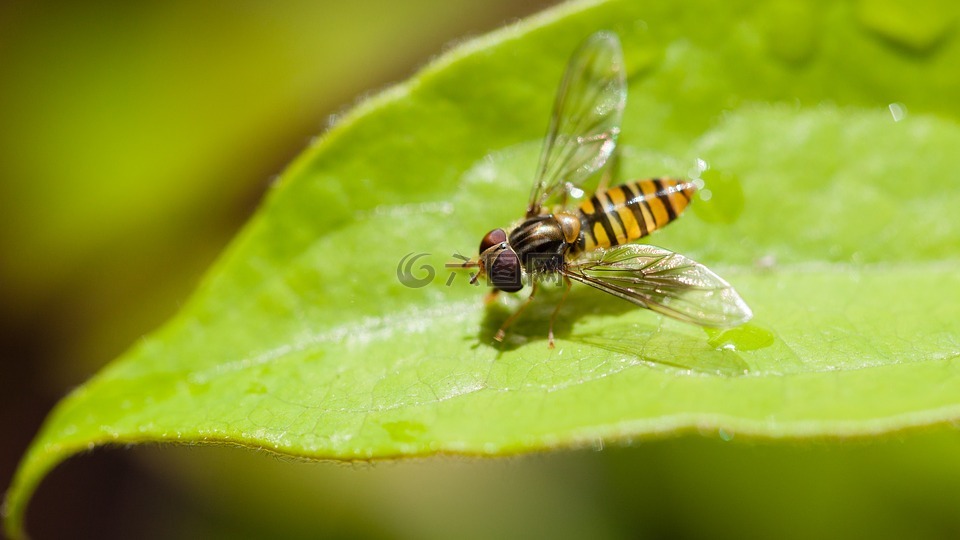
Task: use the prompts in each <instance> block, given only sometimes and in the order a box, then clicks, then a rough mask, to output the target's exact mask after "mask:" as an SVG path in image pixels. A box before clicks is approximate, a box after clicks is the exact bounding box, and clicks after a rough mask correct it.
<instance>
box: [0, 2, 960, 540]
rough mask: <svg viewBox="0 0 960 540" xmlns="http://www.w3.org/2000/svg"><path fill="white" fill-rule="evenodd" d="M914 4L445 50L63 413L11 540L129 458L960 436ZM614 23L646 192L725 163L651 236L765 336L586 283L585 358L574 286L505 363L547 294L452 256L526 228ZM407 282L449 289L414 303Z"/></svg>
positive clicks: (308, 167)
mask: <svg viewBox="0 0 960 540" xmlns="http://www.w3.org/2000/svg"><path fill="white" fill-rule="evenodd" d="M701 4H702V5H701ZM938 9H940V10H941V12H942V13H944V17H943V18H944V20H952V19H951V17H952V18H955V16H956V9H957V8H956V7H954V5H953V4H950V3H946V2H945V3H944V4H943V6H941V7H939V8H938ZM891 10H893V8H891V7H890V6H888V5H887V4H886V3H880V2H863V3H861V4H860V5H858V6H856V7H853V6H848V5H845V4H834V3H831V2H822V3H821V4H815V3H808V4H806V5H804V6H800V7H798V6H796V5H794V4H793V3H786V2H783V3H771V4H765V5H762V6H754V5H753V4H752V3H743V4H732V3H723V4H716V3H712V2H707V1H706V0H704V1H703V2H696V3H684V4H682V5H675V3H673V2H668V1H662V2H654V3H641V4H637V3H633V2H597V3H581V4H573V5H569V6H566V7H563V8H560V9H558V10H554V11H552V12H550V13H548V14H546V15H544V16H541V17H539V18H536V19H533V20H531V21H528V22H525V23H523V24H520V25H517V26H514V27H511V28H508V29H506V30H504V31H501V32H498V33H496V34H493V35H491V36H488V37H486V38H482V39H480V40H477V41H473V42H470V43H467V44H465V45H463V46H461V47H459V48H458V49H456V50H454V51H452V52H451V53H449V54H447V55H445V56H443V57H442V58H440V59H439V60H437V61H436V62H435V63H434V64H432V65H431V66H429V67H428V68H426V69H425V70H424V71H423V72H422V73H421V74H419V75H417V76H416V77H414V78H413V79H412V80H411V81H409V82H408V83H406V84H404V85H401V86H398V87H396V88H394V89H391V90H389V91H387V92H385V93H384V94H382V95H380V96H379V97H376V98H373V99H371V100H369V101H367V102H366V103H364V104H363V105H361V106H359V107H358V108H357V109H356V110H354V111H353V112H352V113H350V114H349V115H347V116H346V117H345V118H343V119H342V121H341V122H340V123H339V125H337V126H336V127H334V128H333V129H332V130H331V131H330V132H329V133H328V134H327V135H326V136H325V137H324V138H323V139H321V140H320V141H319V142H318V143H317V144H316V145H315V146H314V147H313V148H311V149H309V150H308V151H307V152H305V154H304V155H303V156H301V157H300V158H299V159H298V160H297V161H296V162H295V163H294V164H293V165H292V166H291V167H290V169H289V170H288V171H287V172H286V173H285V174H284V175H283V178H282V179H281V181H280V182H279V183H278V185H277V186H275V188H274V189H273V190H272V192H271V194H270V196H269V197H268V199H267V200H266V202H265V203H264V205H263V207H262V208H261V209H260V211H259V212H258V213H257V215H256V216H255V217H254V218H253V220H252V221H251V223H250V224H249V225H248V226H247V227H246V228H245V229H244V231H243V232H242V233H241V234H240V235H239V237H238V238H237V239H236V240H235V242H234V243H233V245H232V247H231V248H230V249H229V250H228V252H227V253H226V255H225V256H224V257H223V258H222V260H221V261H220V262H219V263H218V264H217V265H216V266H215V267H214V268H213V269H212V270H211V272H210V274H209V276H208V278H207V279H206V281H205V282H204V283H203V285H202V286H201V287H200V289H199V290H198V291H197V293H196V294H195V296H194V297H193V299H192V300H191V301H190V302H189V304H188V305H186V306H185V307H184V308H183V310H182V311H181V313H180V314H179V315H178V316H177V317H176V318H175V319H174V320H173V321H171V322H170V323H169V324H168V325H166V326H165V327H164V328H162V329H161V330H160V331H158V332H157V333H155V334H154V335H152V336H150V337H149V338H147V339H145V340H144V341H143V342H141V343H139V344H138V345H137V346H136V347H135V348H133V349H132V350H131V351H129V352H128V353H127V354H126V355H124V356H123V357H122V358H120V359H119V360H117V361H116V362H114V363H112V364H111V365H110V366H108V367H107V368H106V369H104V370H103V371H102V372H101V373H99V374H98V375H97V376H96V377H94V378H93V379H92V380H91V381H90V382H88V383H87V384H86V385H84V386H83V387H81V388H79V389H77V390H76V391H75V392H73V393H72V394H71V395H70V396H68V397H67V398H65V399H64V400H63V402H61V403H60V404H59V405H58V407H57V408H56V409H55V411H54V412H53V413H52V414H51V416H50V418H49V419H48V420H47V423H46V424H45V425H44V427H43V429H42V431H41V432H40V434H39V435H38V437H37V439H36V441H35V442H34V444H33V445H32V447H31V448H30V450H29V452H28V454H27V456H26V457H25V458H24V461H23V463H22V465H21V468H20V470H19V472H18V474H17V476H16V478H15V481H14V485H13V487H12V488H11V491H10V492H9V493H8V499H7V504H8V506H7V509H6V510H7V522H6V525H7V531H8V532H9V533H10V534H11V535H17V534H18V533H19V529H20V524H21V521H22V515H23V510H24V506H25V504H26V501H27V498H28V497H29V495H30V493H31V492H32V491H33V489H34V488H35V486H36V484H37V483H38V482H39V481H40V479H41V478H42V476H43V475H44V474H45V473H46V472H47V471H48V470H49V469H50V468H52V467H53V466H54V465H56V464H57V463H59V462H60V461H62V460H63V459H65V458H66V457H68V456H69V455H71V454H74V453H76V452H79V451H82V450H84V449H87V448H90V447H92V446H95V445H100V444H110V443H121V444H128V443H138V442H145V441H181V442H187V443H230V444H236V445H242V446H249V447H254V448H260V449H267V450H271V451H275V452H280V453H284V454H290V455H296V456H304V457H311V458H334V459H369V458H379V457H396V456H412V455H429V454H435V453H460V454H471V455H502V454H510V453H516V452H525V451H531V450H539V449H548V448H556V447H569V446H577V445H587V444H592V443H594V442H596V441H624V440H632V439H637V438H641V437H649V436H654V435H657V434H663V433H672V432H679V431H683V430H691V429H696V430H700V431H701V432H706V433H716V434H719V435H720V436H721V437H727V436H730V435H733V434H737V435H747V436H758V437H768V438H796V437H823V436H837V437H841V436H853V435H869V434H878V433H884V432H889V431H893V430H901V429H905V428H909V427H913V426H921V425H930V424H934V423H943V422H953V421H956V420H958V417H960V365H958V361H957V359H958V357H960V322H958V321H960V302H957V300H958V299H960V294H958V292H960V275H958V274H957V272H956V268H957V263H958V262H960V261H958V258H960V257H958V250H957V247H958V245H960V242H958V240H960V222H958V220H956V219H955V216H954V214H955V212H956V208H958V207H960V183H958V182H957V181H956V179H955V176H956V174H955V173H954V171H953V165H954V164H953V162H952V159H951V158H952V155H953V152H954V150H955V149H956V148H958V147H960V126H958V118H960V101H957V100H956V89H957V83H958V76H957V72H956V69H955V66H956V65H958V64H960V45H958V41H957V40H956V39H955V36H954V35H953V34H952V32H953V30H952V28H953V27H952V26H951V25H946V26H944V25H941V24H932V23H930V21H927V20H925V19H923V18H922V17H921V15H919V13H916V10H907V11H903V12H902V13H901V12H899V11H897V10H893V11H891ZM911 17H918V18H919V19H918V20H917V21H915V22H916V24H911ZM904 18H905V19H904ZM894 19H896V24H892V23H891V24H887V23H888V22H889V21H891V20H894ZM935 22H936V21H935ZM602 28H607V29H612V30H614V31H616V32H617V33H619V34H620V36H621V40H622V41H623V44H624V48H625V51H624V52H625V58H626V63H627V65H628V72H629V73H628V76H629V97H628V103H627V109H626V111H625V115H624V121H623V131H622V137H621V143H622V144H621V149H622V157H621V160H620V164H619V171H618V172H619V174H620V176H621V177H622V178H637V177H647V176H655V175H674V176H687V175H689V172H690V171H691V170H692V171H693V173H696V172H697V160H698V159H699V160H703V161H704V162H706V163H707V164H709V167H710V168H709V169H708V170H707V171H706V172H705V173H704V175H703V179H704V180H705V182H706V186H705V189H704V190H702V191H701V200H697V201H695V202H694V203H693V209H692V210H691V211H689V212H687V215H685V216H684V217H683V218H682V219H681V220H680V221H679V222H678V223H676V224H673V225H671V226H670V227H668V228H667V229H666V230H665V231H662V232H660V233H658V234H657V235H656V236H655V237H654V238H653V239H652V243H656V244H658V245H662V246H664V247H667V248H670V249H673V250H676V251H679V252H681V253H683V254H685V255H688V256H690V257H692V258H694V259H696V260H698V261H700V262H702V263H704V264H706V265H708V266H709V267H711V268H712V269H714V270H715V271H717V272H718V273H719V274H720V275H722V276H724V277H725V278H726V279H727V280H729V281H730V282H731V283H732V284H734V285H735V286H736V287H737V289H738V290H739V291H740V292H741V294H742V295H743V296H744V298H745V299H746V300H747V302H748V303H749V304H750V306H751V307H752V308H753V310H754V312H755V314H756V318H755V320H754V321H753V322H752V323H750V324H748V325H747V326H744V327H740V328H736V329H732V330H727V331H723V332H716V331H711V332H705V331H704V330H702V329H700V328H697V327H693V326H689V325H685V324H682V323H678V322H675V321H670V320H664V319H662V318H660V317H659V316H657V315H655V314H653V313H650V312H648V311H644V310H638V309H634V308H633V306H632V305H630V304H627V303H625V302H623V301H620V300H618V299H616V298H611V297H607V296H603V295H601V294H600V293H598V292H596V291H593V290H585V288H583V287H580V288H578V289H575V290H574V292H573V293H571V296H570V298H569V299H568V301H567V303H566V304H565V305H564V308H563V311H562V313H561V317H560V320H559V321H558V324H557V348H556V349H554V350H550V349H548V348H547V346H546V341H545V338H546V330H547V324H548V320H549V317H550V313H551V312H552V310H553V306H554V305H555V303H556V301H558V300H559V294H557V291H549V292H548V293H547V294H545V295H544V297H543V298H542V299H540V298H538V301H537V302H536V303H534V304H533V306H532V307H531V308H530V309H529V310H528V311H527V312H526V313H525V314H524V317H523V318H522V319H521V320H520V322H518V324H517V325H516V326H514V327H512V328H511V331H510V334H509V335H508V338H507V341H506V343H505V344H504V345H502V346H495V345H494V344H493V342H492V340H491V336H492V335H493V334H494V332H495V331H496V329H497V328H498V327H499V326H500V324H501V323H502V321H503V320H504V318H505V317H506V316H507V315H508V313H509V311H510V310H511V309H513V308H514V307H515V306H516V305H517V301H511V302H510V303H509V305H507V304H494V305H492V306H490V307H487V308H485V307H484V305H483V303H482V301H481V297H482V294H483V293H484V292H485V291H484V290H483V289H481V288H476V287H471V286H469V285H468V284H467V277H466V275H463V274H451V272H450V271H449V270H448V269H446V268H444V266H443V265H444V263H445V262H451V261H455V259H454V258H453V254H454V253H457V252H459V253H464V254H468V255H473V254H474V250H475V249H476V246H477V245H478V243H479V240H480V237H481V236H482V234H484V233H485V232H486V231H487V230H489V229H491V228H494V227H498V226H505V225H507V224H509V223H510V222H512V221H514V220H515V219H517V218H518V217H520V215H521V213H522V211H523V209H524V205H525V202H526V201H525V198H526V194H527V193H528V189H529V184H530V182H531V180H532V178H531V176H532V173H533V170H534V166H535V163H536V158H537V153H538V149H539V145H540V137H541V135H542V132H543V131H544V129H545V127H546V123H547V120H548V115H549V112H550V105H551V102H552V99H553V94H554V91H555V87H556V84H557V82H558V81H559V79H560V75H561V73H562V71H563V68H564V65H565V62H566V59H567V56H568V55H569V53H570V51H572V50H573V49H574V48H575V47H576V45H577V44H578V43H579V42H580V40H582V39H583V37H585V36H586V35H588V34H589V33H591V32H593V31H595V30H597V29H602ZM904 28H906V29H907V30H904ZM412 253H427V254H429V255H428V256H425V257H421V258H419V259H416V260H414V257H408V258H407V259H406V260H405V261H404V257H405V256H407V255H408V254H412ZM402 261H404V262H405V263H410V271H411V272H412V275H413V277H414V278H422V279H427V278H432V279H430V280H428V281H429V282H428V283H426V284H425V286H422V287H412V286H408V285H409V283H408V285H404V284H403V283H401V282H400V281H399V280H398V277H397V273H398V272H400V273H402V271H403V268H402V267H401V268H398V264H400V263H401V262H402ZM451 275H453V278H452V280H453V281H452V283H450V284H449V285H448V284H447V283H448V279H450V276H451Z"/></svg>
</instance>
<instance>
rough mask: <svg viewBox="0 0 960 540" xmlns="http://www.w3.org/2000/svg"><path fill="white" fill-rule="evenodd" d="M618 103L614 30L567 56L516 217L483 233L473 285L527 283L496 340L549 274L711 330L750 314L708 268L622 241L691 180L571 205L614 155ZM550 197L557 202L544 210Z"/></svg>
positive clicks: (689, 188)
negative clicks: (518, 217)
mask: <svg viewBox="0 0 960 540" xmlns="http://www.w3.org/2000/svg"><path fill="white" fill-rule="evenodd" d="M625 102H626V80H625V75H624V68H623V53H622V51H621V48H620V41H619V39H618V38H617V36H616V35H615V34H613V33H610V32H598V33H596V34H593V35H592V36H590V37H589V38H587V40H586V41H585V42H584V43H583V44H582V45H581V46H580V48H579V49H578V50H577V51H576V52H575V53H574V54H573V56H572V57H571V59H570V63H569V65H568V66H567V70H566V73H565V74H564V76H563V79H562V81H561V83H560V88H559V90H558V92H557V97H556V102H555V103H554V109H553V115H552V117H551V119H550V126H549V129H548V131H547V137H546V140H545V141H544V145H543V149H542V151H541V154H540V161H539V165H538V167H537V173H536V177H535V178H534V182H533V189H532V191H531V194H530V199H529V202H528V204H527V211H526V215H525V216H524V218H523V219H522V220H521V221H520V222H519V223H517V224H515V225H514V226H513V227H511V228H510V229H509V232H508V231H507V230H504V229H494V230H492V231H490V232H489V233H487V234H486V236H484V237H483V240H482V241H481V243H480V256H479V259H478V260H477V263H476V266H477V267H478V268H479V271H478V272H477V274H476V275H474V276H473V280H472V281H471V282H472V283H476V280H477V279H479V278H481V277H483V276H489V280H490V282H491V284H492V285H493V287H494V290H493V291H492V292H491V298H492V297H493V295H495V294H496V293H497V292H499V291H504V292H517V291H519V290H521V289H522V288H523V286H524V283H525V282H527V281H529V282H530V284H531V288H532V290H531V292H530V296H529V297H528V299H527V300H526V302H525V303H524V304H522V305H521V306H520V307H519V308H518V309H517V310H516V311H515V312H514V313H513V314H512V315H511V316H510V317H509V318H507V320H506V321H505V322H504V323H503V325H502V326H501V327H500V330H499V331H498V332H497V334H496V336H495V339H496V340H497V341H503V338H504V336H505V333H506V330H507V328H508V327H509V326H510V325H511V324H512V323H513V322H514V321H516V319H517V317H519V316H520V314H521V313H522V312H523V310H524V308H526V307H527V306H528V305H529V304H530V302H531V301H532V300H533V298H534V296H535V295H536V293H537V285H538V282H539V281H541V280H543V279H544V278H546V277H548V276H552V277H560V278H562V279H563V282H564V285H565V286H566V289H565V291H564V295H563V298H562V299H561V300H560V303H559V304H558V305H557V307H556V309H555V310H554V312H553V315H552V316H551V318H550V330H549V334H548V336H549V341H548V344H549V346H550V347H551V348H553V346H554V340H553V323H554V321H555V319H556V317H557V313H558V312H559V310H560V307H561V306H562V304H563V300H564V299H566V296H567V293H569V291H570V287H571V286H572V281H578V282H581V283H585V284H587V285H590V286H591V287H595V288H597V289H599V290H601V291H603V292H606V293H609V294H612V295H614V296H618V297H620V298H622V299H624V300H627V301H629V302H633V303H634V304H637V305H638V306H640V307H643V308H647V309H651V310H653V311H655V312H657V313H660V314H663V315H666V316H669V317H672V318H674V319H678V320H681V321H686V322H690V323H695V324H699V325H702V326H709V327H731V326H736V325H739V324H742V323H744V322H746V321H747V320H749V319H750V318H751V317H752V313H751V312H750V308H749V307H747V305H746V304H745V303H744V301H743V300H742V299H741V298H740V296H739V295H738V294H737V292H736V291H735V290H734V289H733V287H731V286H730V285H729V284H728V283H727V282H726V281H724V280H723V279H722V278H721V277H720V276H718V275H716V274H715V273H713V272H712V271H711V270H709V269H708V268H707V267H705V266H703V265H702V264H700V263H697V262H695V261H693V260H691V259H688V258H687V257H684V256H683V255H679V254H676V253H673V252H671V251H668V250H666V249H662V248H659V247H655V246H651V245H645V244H628V242H631V241H634V240H637V239H640V238H643V237H644V236H646V235H648V234H650V233H652V232H653V231H655V230H657V229H660V228H662V227H663V226H665V225H667V224H668V223H670V222H671V221H673V220H674V219H675V218H676V217H677V216H678V215H679V214H680V213H681V212H683V210H684V209H685V208H686V206H687V205H688V204H689V202H690V198H691V196H692V195H693V193H694V192H695V191H696V187H695V185H694V184H693V183H692V182H688V181H684V180H677V179H669V178H654V179H646V180H636V181H631V182H627V183H625V184H622V185H619V186H616V187H613V188H609V189H601V190H600V191H597V192H596V193H595V194H594V195H593V196H592V197H591V198H589V199H586V200H584V201H583V202H582V203H581V204H580V205H579V206H578V207H576V208H570V207H569V205H568V204H567V199H568V195H569V194H570V193H571V192H574V191H577V190H579V186H581V185H582V184H583V182H584V181H585V180H586V179H587V178H588V177H590V176H591V175H593V174H594V173H595V172H597V171H599V170H600V169H601V168H602V167H603V166H604V164H605V163H606V162H607V159H608V158H609V157H610V156H611V154H612V153H613V151H614V149H615V147H616V142H617V136H618V134H619V132H620V119H621V117H622V114H623V108H624V104H625ZM551 198H560V199H561V201H560V204H559V205H558V206H556V208H554V209H552V210H551V211H547V210H546V209H545V205H546V204H547V202H548V201H549V200H551Z"/></svg>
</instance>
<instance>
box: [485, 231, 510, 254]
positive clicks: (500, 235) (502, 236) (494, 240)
mask: <svg viewBox="0 0 960 540" xmlns="http://www.w3.org/2000/svg"><path fill="white" fill-rule="evenodd" d="M506 241H507V233H506V232H504V230H503V229H494V230H492V231H490V232H488V233H487V235H486V236H484V237H483V240H481V241H480V253H483V252H484V251H486V250H488V249H490V248H492V247H493V246H495V245H497V244H502V243H504V242H506Z"/></svg>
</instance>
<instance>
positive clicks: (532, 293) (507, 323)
mask: <svg viewBox="0 0 960 540" xmlns="http://www.w3.org/2000/svg"><path fill="white" fill-rule="evenodd" d="M536 294H537V282H536V281H534V282H533V285H532V286H531V290H530V296H529V297H527V301H526V302H524V303H523V305H522V306H520V307H519V308H517V310H516V311H514V312H513V315H510V316H509V317H507V320H505V321H503V325H502V326H500V329H499V330H497V335H495V336H493V339H495V340H497V341H503V338H504V337H505V336H506V335H507V327H509V326H510V325H511V324H513V323H514V321H516V320H517V318H518V317H520V314H521V313H523V310H524V309H526V308H527V306H529V305H530V302H532V301H533V297H534V296H535V295H536Z"/></svg>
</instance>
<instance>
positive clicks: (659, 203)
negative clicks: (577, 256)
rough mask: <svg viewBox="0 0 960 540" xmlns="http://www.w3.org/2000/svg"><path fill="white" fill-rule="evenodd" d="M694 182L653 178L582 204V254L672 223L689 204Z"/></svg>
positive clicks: (613, 244) (648, 232) (580, 244)
mask: <svg viewBox="0 0 960 540" xmlns="http://www.w3.org/2000/svg"><path fill="white" fill-rule="evenodd" d="M696 190H697V188H696V186H694V184H693V182H689V181H687V180H674V179H671V178H652V179H649V180H637V181H635V182H628V183H626V184H623V185H619V186H617V187H613V188H610V189H608V190H606V191H603V192H597V193H596V194H594V196H593V197H591V198H590V199H589V200H587V201H584V202H583V203H582V204H581V205H580V211H579V217H580V241H579V242H578V245H577V247H578V248H579V249H580V250H581V251H590V250H592V249H596V248H607V247H610V246H617V245H620V244H625V243H627V242H631V241H633V240H636V239H638V238H643V237H644V236H646V235H648V234H650V233H652V232H653V231H655V230H657V229H660V228H661V227H663V226H665V225H666V224H667V223H670V222H671V221H673V220H674V219H676V217H677V216H679V215H680V213H681V212H683V211H684V209H685V208H686V207H687V205H688V204H690V198H691V197H692V196H693V193H694V192H695V191H696Z"/></svg>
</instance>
